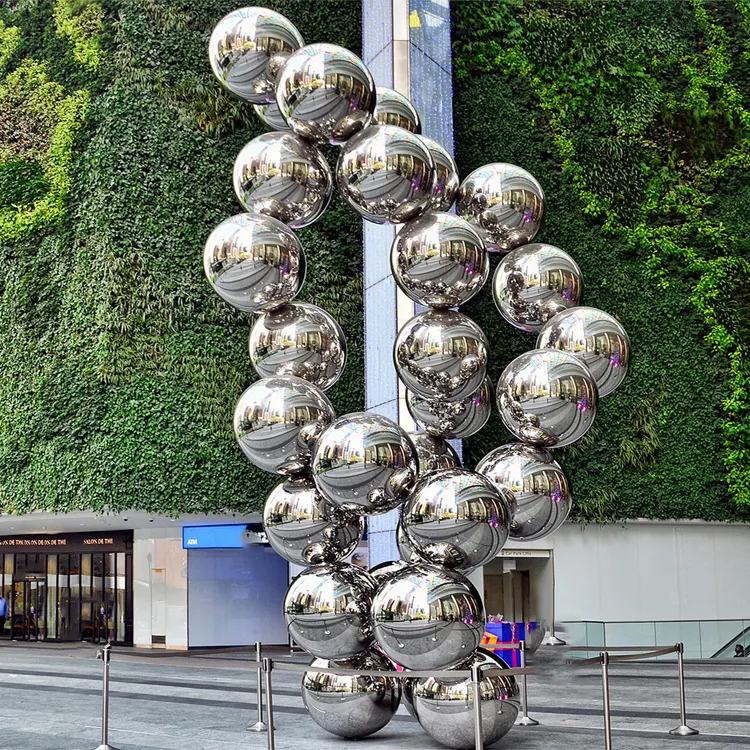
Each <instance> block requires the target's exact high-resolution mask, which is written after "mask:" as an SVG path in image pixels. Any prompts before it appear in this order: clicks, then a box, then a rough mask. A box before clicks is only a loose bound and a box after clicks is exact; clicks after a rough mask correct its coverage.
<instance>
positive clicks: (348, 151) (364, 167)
mask: <svg viewBox="0 0 750 750" xmlns="http://www.w3.org/2000/svg"><path fill="white" fill-rule="evenodd" d="M434 182H435V163H434V162H433V160H432V155H431V154H430V150H429V149H428V148H427V146H425V145H424V143H423V142H422V139H421V138H420V137H419V136H418V135H415V134H414V133H410V132H409V131H408V130H404V129H403V128H398V127H396V126H394V125H373V126H372V127H369V128H366V129H365V130H363V131H362V132H361V133H358V134H357V135H355V136H354V138H352V139H351V140H350V141H349V142H348V143H347V144H346V145H345V146H344V148H343V149H342V150H341V155H340V156H339V161H338V165H337V166H336V183H337V185H338V188H339V190H340V191H341V194H342V195H343V196H344V198H346V200H347V201H348V202H349V204H350V205H351V206H352V207H353V208H354V210H355V211H357V212H358V213H359V214H360V215H361V216H362V217H364V218H365V219H367V221H372V222H374V223H376V224H389V223H390V224H401V223H403V222H405V221H411V220H412V219H416V218H417V216H420V215H421V214H423V213H424V212H425V211H427V210H428V208H429V207H430V205H431V204H430V201H431V200H432V194H433V192H432V191H433V187H434Z"/></svg>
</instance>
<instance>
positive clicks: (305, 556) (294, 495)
mask: <svg viewBox="0 0 750 750" xmlns="http://www.w3.org/2000/svg"><path fill="white" fill-rule="evenodd" d="M263 526H264V527H265V530H266V535H267V536H268V541H269V542H270V543H271V546H272V547H273V548H274V550H276V552H278V554H280V555H281V556H282V557H283V558H284V559H285V560H289V562H292V563H294V564H295V565H302V566H308V565H323V564H325V563H333V562H339V561H341V560H343V559H344V558H345V557H348V556H349V555H350V554H351V553H352V552H354V550H355V549H356V547H357V545H358V544H359V541H360V539H361V538H362V535H363V534H364V531H365V523H364V519H363V518H358V517H356V516H353V515H351V514H347V513H342V512H341V511H339V510H337V509H336V508H332V507H328V506H327V503H326V500H325V498H324V497H323V496H322V495H321V494H320V493H319V492H318V490H317V489H316V488H315V484H314V483H313V481H312V478H311V477H309V476H306V475H303V474H301V475H297V476H294V477H290V478H289V479H287V480H286V481H284V482H282V483H281V484H279V485H278V486H277V487H276V488H275V489H274V490H273V491H272V492H271V494H270V495H269V496H268V500H266V506H265V508H264V510H263Z"/></svg>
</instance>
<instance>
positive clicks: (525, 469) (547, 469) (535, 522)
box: [477, 443, 572, 542]
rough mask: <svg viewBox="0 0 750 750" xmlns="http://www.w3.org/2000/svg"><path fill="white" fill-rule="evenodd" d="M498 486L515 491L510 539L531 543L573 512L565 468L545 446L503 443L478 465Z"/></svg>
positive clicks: (550, 531) (551, 531) (562, 521)
mask: <svg viewBox="0 0 750 750" xmlns="http://www.w3.org/2000/svg"><path fill="white" fill-rule="evenodd" d="M477 471H478V472H479V473H480V474H484V476H486V477H487V479H489V480H490V482H492V484H493V485H495V487H504V488H507V489H508V490H510V492H512V493H513V497H514V498H515V502H516V510H515V512H514V514H513V520H512V522H511V525H510V536H511V539H517V540H519V541H524V542H531V541H534V540H536V539H542V538H544V537H545V536H549V535H550V534H552V533H553V532H554V531H557V529H559V528H560V526H562V524H563V523H564V522H565V519H566V518H567V517H568V514H569V513H570V507H571V503H572V498H571V496H570V485H569V484H568V479H567V477H566V476H565V474H564V473H563V470H562V467H561V466H560V464H558V463H557V461H555V460H554V459H553V458H552V454H551V453H550V452H549V451H547V450H545V449H544V448H537V447H535V446H533V445H525V444H523V443H510V444H509V445H501V446H500V447H499V448H495V449H494V450H492V451H490V452H489V453H488V454H487V455H486V456H485V457H484V458H483V459H482V460H481V461H480V462H479V463H478V464H477Z"/></svg>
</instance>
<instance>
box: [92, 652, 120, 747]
mask: <svg viewBox="0 0 750 750" xmlns="http://www.w3.org/2000/svg"><path fill="white" fill-rule="evenodd" d="M111 651H112V646H111V645H110V643H109V641H107V645H106V646H105V647H104V648H102V649H100V650H99V651H97V652H96V658H97V659H101V660H102V662H103V663H104V676H103V678H102V744H101V745H99V747H97V748H96V750H117V748H114V747H112V745H110V744H109V660H110V656H111Z"/></svg>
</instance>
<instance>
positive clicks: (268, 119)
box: [253, 101, 291, 131]
mask: <svg viewBox="0 0 750 750" xmlns="http://www.w3.org/2000/svg"><path fill="white" fill-rule="evenodd" d="M253 109H254V110H255V114H256V115H258V117H259V118H260V119H261V120H262V121H263V122H264V123H265V124H266V125H267V126H268V127H269V128H271V130H279V131H291V128H290V127H289V125H287V124H286V120H285V119H284V118H283V117H282V116H281V112H279V105H278V104H276V102H275V101H273V102H271V103H270V104H253Z"/></svg>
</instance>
